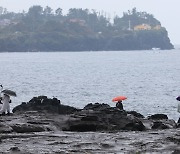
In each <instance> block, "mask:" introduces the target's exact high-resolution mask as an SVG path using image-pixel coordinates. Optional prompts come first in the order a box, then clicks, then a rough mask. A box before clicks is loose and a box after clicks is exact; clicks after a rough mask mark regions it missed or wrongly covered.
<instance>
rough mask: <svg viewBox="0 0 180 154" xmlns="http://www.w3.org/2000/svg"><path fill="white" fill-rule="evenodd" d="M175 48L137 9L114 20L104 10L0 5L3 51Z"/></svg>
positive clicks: (150, 18)
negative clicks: (24, 9) (21, 9)
mask: <svg viewBox="0 0 180 154" xmlns="http://www.w3.org/2000/svg"><path fill="white" fill-rule="evenodd" d="M152 48H159V49H162V50H165V49H173V48H174V46H173V45H172V44H171V42H170V39H169V37H168V32H167V30H166V29H165V28H164V27H162V26H161V23H160V21H158V20H157V19H156V18H154V16H153V15H152V14H148V13H146V12H138V11H137V10H136V8H133V9H132V10H128V11H127V12H124V13H123V16H122V17H119V16H118V15H116V16H115V17H114V18H113V22H112V19H110V18H109V17H107V15H106V13H105V12H98V11H96V10H88V9H76V8H72V9H69V12H68V13H67V14H66V15H63V14H62V9H61V8H58V9H56V10H53V9H51V8H50V7H48V6H47V7H45V8H43V7H41V6H39V5H37V6H32V7H30V8H29V10H28V12H21V13H14V12H8V11H7V9H5V8H2V7H0V52H3V51H10V52H13V51H16V52H18V51H19V52H23V51H101V50H104V51H112V50H151V49H152Z"/></svg>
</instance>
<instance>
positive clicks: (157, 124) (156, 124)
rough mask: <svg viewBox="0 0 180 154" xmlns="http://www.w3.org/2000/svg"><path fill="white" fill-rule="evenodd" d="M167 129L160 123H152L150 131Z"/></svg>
mask: <svg viewBox="0 0 180 154" xmlns="http://www.w3.org/2000/svg"><path fill="white" fill-rule="evenodd" d="M167 128H169V127H168V126H167V125H165V124H164V123H162V122H160V121H156V122H154V123H153V126H152V129H167Z"/></svg>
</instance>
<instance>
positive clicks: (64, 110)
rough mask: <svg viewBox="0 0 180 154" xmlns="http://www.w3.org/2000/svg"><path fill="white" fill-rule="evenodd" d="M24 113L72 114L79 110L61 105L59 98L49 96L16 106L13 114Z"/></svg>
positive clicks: (35, 98)
mask: <svg viewBox="0 0 180 154" xmlns="http://www.w3.org/2000/svg"><path fill="white" fill-rule="evenodd" d="M24 111H46V112H49V113H59V114H70V113H74V112H76V111H78V109H76V108H74V107H71V106H67V105H61V103H60V100H58V99H57V98H52V99H51V98H47V96H38V97H33V98H32V99H31V100H30V101H29V102H27V103H26V102H23V103H22V104H21V105H18V106H16V107H15V108H14V109H13V110H12V112H13V113H17V112H18V113H22V112H24Z"/></svg>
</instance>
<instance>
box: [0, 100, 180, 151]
mask: <svg viewBox="0 0 180 154" xmlns="http://www.w3.org/2000/svg"><path fill="white" fill-rule="evenodd" d="M0 122H1V123H0V134H1V136H0V144H1V152H2V153H6V154H7V153H18V154H24V153H28V154H32V153H42V154H45V153H50V154H51V153H52V154H54V153H62V154H67V153H78V154H85V153H90V154H96V153H97V154H99V153H172V154H176V153H179V152H180V146H179V144H180V125H179V123H176V122H175V121H174V120H172V119H168V117H167V115H163V114H155V115H151V116H149V117H144V116H143V115H141V114H140V113H137V112H136V111H125V110H119V109H117V108H113V107H110V106H109V105H108V104H99V103H95V104H87V105H86V106H85V107H84V108H83V109H76V108H74V107H71V106H65V105H62V104H61V102H60V100H58V99H57V98H53V99H51V98H47V96H38V97H34V98H32V99H31V100H30V101H29V102H23V103H22V104H21V105H18V106H16V107H15V108H14V109H13V114H12V115H10V116H7V115H5V116H0Z"/></svg>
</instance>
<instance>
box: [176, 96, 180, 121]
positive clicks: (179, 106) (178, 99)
mask: <svg viewBox="0 0 180 154" xmlns="http://www.w3.org/2000/svg"><path fill="white" fill-rule="evenodd" d="M176 100H177V101H179V102H178V107H177V111H178V112H179V113H180V96H178V97H177V98H176ZM177 123H178V124H180V118H179V120H178V122H177Z"/></svg>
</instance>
